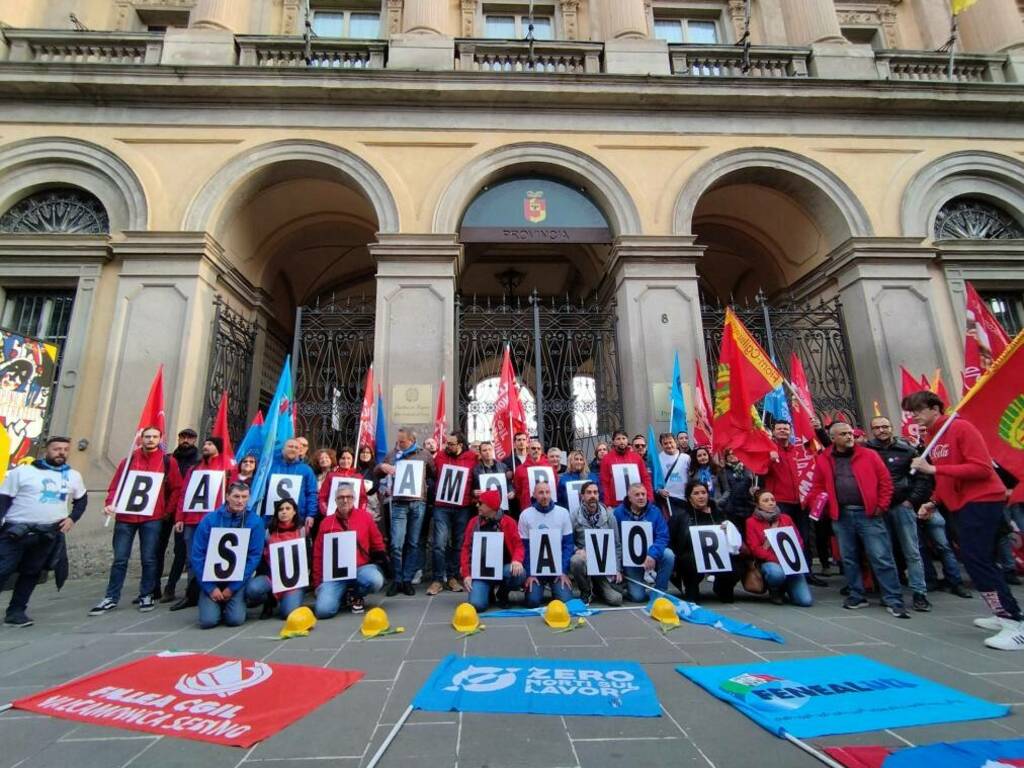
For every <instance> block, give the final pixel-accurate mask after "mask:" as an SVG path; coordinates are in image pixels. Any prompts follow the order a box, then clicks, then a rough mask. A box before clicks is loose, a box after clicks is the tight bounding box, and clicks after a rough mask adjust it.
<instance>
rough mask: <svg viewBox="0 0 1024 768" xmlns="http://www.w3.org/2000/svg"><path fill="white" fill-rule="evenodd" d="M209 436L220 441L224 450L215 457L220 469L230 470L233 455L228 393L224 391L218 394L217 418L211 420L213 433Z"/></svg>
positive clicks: (233, 461) (232, 463)
mask: <svg viewBox="0 0 1024 768" xmlns="http://www.w3.org/2000/svg"><path fill="white" fill-rule="evenodd" d="M211 434H212V435H213V436H214V437H219V438H220V439H221V441H222V444H223V446H224V449H223V450H222V451H221V452H220V455H219V456H218V457H217V458H218V459H220V461H219V462H218V463H219V464H220V467H219V468H220V469H230V468H231V467H233V466H235V454H234V452H233V451H232V449H231V433H230V432H229V431H228V392H227V390H224V391H223V392H221V393H220V405H219V406H217V417H216V418H215V419H214V420H213V431H212V432H211Z"/></svg>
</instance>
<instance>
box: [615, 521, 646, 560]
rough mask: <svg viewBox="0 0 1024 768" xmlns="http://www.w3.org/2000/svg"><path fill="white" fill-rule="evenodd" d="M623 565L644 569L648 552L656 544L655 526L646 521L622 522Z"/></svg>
mask: <svg viewBox="0 0 1024 768" xmlns="http://www.w3.org/2000/svg"><path fill="white" fill-rule="evenodd" d="M621 531H622V565H623V566H624V567H626V568H643V567H644V560H646V559H647V550H648V549H650V548H651V544H653V543H654V526H653V525H651V524H650V523H649V522H647V521H646V520H623V521H622V527H621Z"/></svg>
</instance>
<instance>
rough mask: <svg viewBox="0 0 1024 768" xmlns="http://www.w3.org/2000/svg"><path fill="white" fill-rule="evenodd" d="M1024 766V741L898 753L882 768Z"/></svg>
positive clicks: (970, 743)
mask: <svg viewBox="0 0 1024 768" xmlns="http://www.w3.org/2000/svg"><path fill="white" fill-rule="evenodd" d="M1013 765H1024V739H1007V740H1006V741H957V742H953V743H948V744H947V743H942V744H929V745H927V746H924V747H911V748H910V749H901V750H900V751H899V752H894V753H893V754H891V755H890V756H889V757H887V758H886V759H885V762H884V763H882V768H936V766H939V767H940V768H986V767H987V768H1009V766H1013Z"/></svg>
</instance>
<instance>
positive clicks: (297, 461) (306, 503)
mask: <svg viewBox="0 0 1024 768" xmlns="http://www.w3.org/2000/svg"><path fill="white" fill-rule="evenodd" d="M301 452H302V451H301V445H300V444H299V441H298V439H297V438H294V437H293V438H291V439H290V440H285V442H284V446H282V448H281V455H280V456H276V457H275V458H274V460H273V461H272V462H271V464H270V474H269V475H268V477H273V476H274V475H291V476H293V477H296V478H298V483H299V485H298V487H297V488H296V487H295V484H292V485H291V486H290V487H288V488H286V489H285V490H286V491H287V493H285V494H284V495H285V496H290V497H291V498H293V499H295V501H296V502H297V503H298V505H299V514H300V515H301V516H302V519H303V521H304V522H305V525H306V530H307V531H308V530H309V529H310V528H311V527H312V526H313V521H314V520H315V519H316V516H317V512H318V511H319V507H318V505H317V487H316V475H315V474H314V472H313V468H312V467H311V466H309V464H307V463H306V462H305V461H304V460H303V459H302V456H301V455H300V454H301ZM268 495H270V494H269V489H268V493H267V494H265V495H264V497H263V498H267V496H268ZM275 498H276V497H275Z"/></svg>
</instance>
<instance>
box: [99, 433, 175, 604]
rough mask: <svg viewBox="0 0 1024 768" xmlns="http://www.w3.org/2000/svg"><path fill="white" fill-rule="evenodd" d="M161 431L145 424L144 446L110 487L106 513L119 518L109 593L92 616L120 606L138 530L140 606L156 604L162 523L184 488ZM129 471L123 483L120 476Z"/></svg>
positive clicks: (115, 525)
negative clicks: (140, 574) (140, 572)
mask: <svg viewBox="0 0 1024 768" xmlns="http://www.w3.org/2000/svg"><path fill="white" fill-rule="evenodd" d="M162 437H163V435H162V434H161V433H160V430H159V429H157V428H156V427H147V428H146V429H144V430H143V431H142V446H141V447H140V448H138V449H137V450H135V451H134V452H133V453H132V455H131V460H130V461H129V462H128V465H127V466H125V461H124V459H122V460H121V463H120V464H118V465H117V471H116V472H114V477H113V478H112V479H111V481H110V487H109V488H107V498H106V502H105V506H104V507H103V514H105V515H106V516H107V517H114V518H115V521H114V538H113V545H114V561H113V562H112V563H111V564H110V578H109V580H108V581H107V593H106V595H105V596H104V598H103V599H102V600H100V601H99V602H98V603H97V604H96V605H95V606H94V607H93V609H92V610H91V611H89V615H90V616H101V615H103V614H104V613H109V612H110V611H112V610H114V609H115V608H116V607H117V603H118V601H119V600H120V599H121V588H122V587H123V586H124V579H125V576H126V575H127V573H128V558H130V557H131V556H132V544H133V543H134V542H135V534H138V535H139V550H140V551H139V556H140V558H141V559H142V579H141V581H140V583H139V597H138V603H139V610H140V611H142V612H143V613H146V612H147V611H152V610H153V609H154V608H155V607H156V601H155V600H154V599H153V592H154V590H156V588H157V583H158V580H159V579H160V574H159V573H157V557H156V550H157V546H158V543H159V541H160V528H161V527H162V526H163V518H164V516H165V515H171V516H173V515H174V513H175V510H176V508H177V503H178V494H179V493H181V472H179V471H178V462H176V461H175V460H174V458H173V457H172V456H171V455H170V454H168V453H165V452H164V450H163V448H161V447H160V439H161V438H162ZM126 473H127V477H126V478H125V482H124V483H123V484H122V482H121V479H122V477H123V476H124V475H125V474H126ZM118 508H120V509H121V510H123V511H119V509H118Z"/></svg>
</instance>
